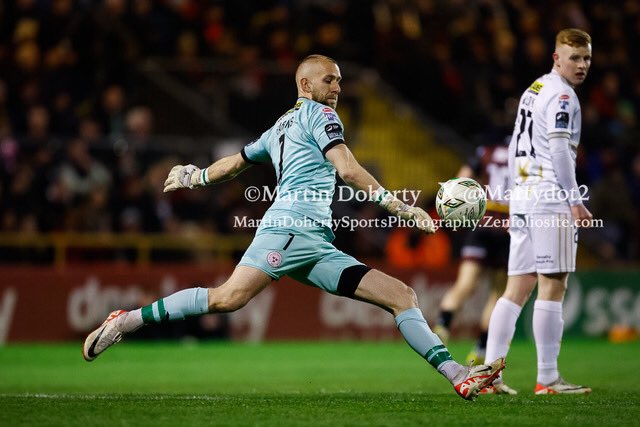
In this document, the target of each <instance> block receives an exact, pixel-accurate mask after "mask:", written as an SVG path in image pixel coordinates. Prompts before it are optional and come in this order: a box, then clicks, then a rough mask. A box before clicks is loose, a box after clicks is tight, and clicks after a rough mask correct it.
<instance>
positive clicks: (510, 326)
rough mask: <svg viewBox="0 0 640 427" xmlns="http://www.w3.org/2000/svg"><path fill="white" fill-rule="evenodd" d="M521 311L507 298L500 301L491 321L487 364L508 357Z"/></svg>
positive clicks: (520, 308)
mask: <svg viewBox="0 0 640 427" xmlns="http://www.w3.org/2000/svg"><path fill="white" fill-rule="evenodd" d="M521 311H522V307H520V306H519V305H518V304H516V303H515V302H513V301H509V300H508V299H506V298H500V299H498V302H497V303H496V306H495V307H494V309H493V312H492V313H491V319H490V320H489V334H488V337H487V353H486V354H485V359H484V360H485V363H487V364H488V363H491V362H493V361H494V360H496V359H498V358H500V357H506V356H507V353H508V352H509V346H510V345H511V340H512V339H513V334H514V333H515V331H516V321H517V320H518V317H519V316H520V312H521Z"/></svg>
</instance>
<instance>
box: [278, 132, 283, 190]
mask: <svg viewBox="0 0 640 427" xmlns="http://www.w3.org/2000/svg"><path fill="white" fill-rule="evenodd" d="M278 142H279V143H280V163H279V164H278V184H280V181H281V180H282V161H283V159H284V133H283V134H282V135H280V138H279V139H278Z"/></svg>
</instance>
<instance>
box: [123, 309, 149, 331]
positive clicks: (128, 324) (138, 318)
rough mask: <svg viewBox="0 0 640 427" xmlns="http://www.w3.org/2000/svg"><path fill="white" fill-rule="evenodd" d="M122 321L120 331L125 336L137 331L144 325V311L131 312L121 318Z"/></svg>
mask: <svg viewBox="0 0 640 427" xmlns="http://www.w3.org/2000/svg"><path fill="white" fill-rule="evenodd" d="M120 317H121V318H122V320H119V322H120V323H119V324H118V329H120V330H121V331H122V332H124V333H125V334H128V333H130V332H133V331H136V330H138V329H140V328H141V327H142V325H144V322H143V321H142V310H141V309H137V310H131V311H129V312H128V313H126V314H124V315H122V316H120Z"/></svg>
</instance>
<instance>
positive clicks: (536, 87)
mask: <svg viewBox="0 0 640 427" xmlns="http://www.w3.org/2000/svg"><path fill="white" fill-rule="evenodd" d="M543 86H544V84H543V83H540V82H539V81H537V80H536V81H535V82H533V84H532V85H531V86H529V89H527V91H528V92H531V93H535V94H536V95H537V94H539V93H540V90H541V89H542V87H543Z"/></svg>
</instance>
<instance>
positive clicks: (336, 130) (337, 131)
mask: <svg viewBox="0 0 640 427" xmlns="http://www.w3.org/2000/svg"><path fill="white" fill-rule="evenodd" d="M324 131H325V132H326V134H327V136H328V137H329V139H335V138H342V126H340V125H339V124H337V123H329V124H328V125H326V126H325V127H324Z"/></svg>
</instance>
